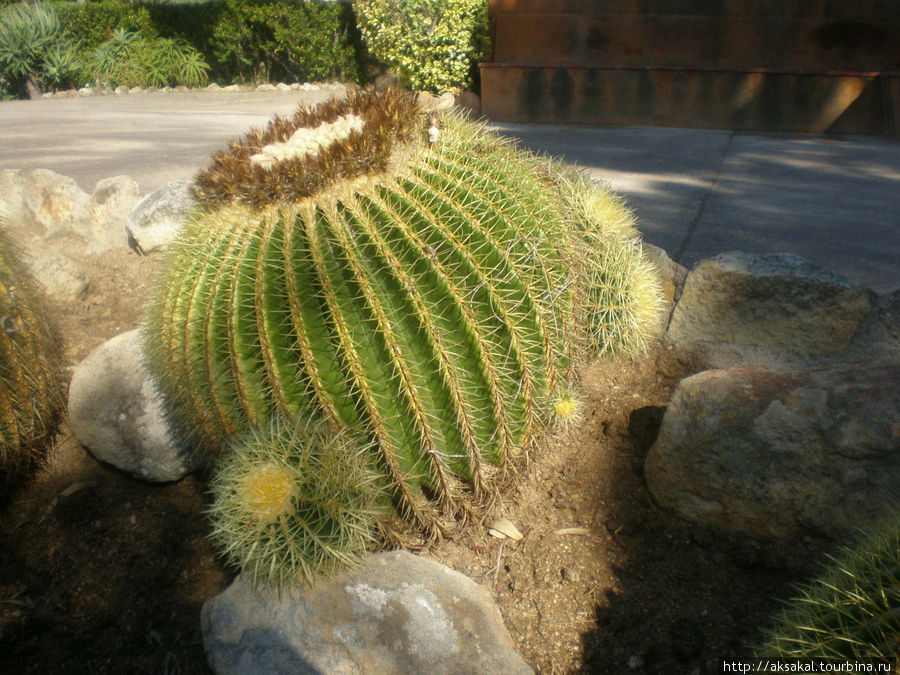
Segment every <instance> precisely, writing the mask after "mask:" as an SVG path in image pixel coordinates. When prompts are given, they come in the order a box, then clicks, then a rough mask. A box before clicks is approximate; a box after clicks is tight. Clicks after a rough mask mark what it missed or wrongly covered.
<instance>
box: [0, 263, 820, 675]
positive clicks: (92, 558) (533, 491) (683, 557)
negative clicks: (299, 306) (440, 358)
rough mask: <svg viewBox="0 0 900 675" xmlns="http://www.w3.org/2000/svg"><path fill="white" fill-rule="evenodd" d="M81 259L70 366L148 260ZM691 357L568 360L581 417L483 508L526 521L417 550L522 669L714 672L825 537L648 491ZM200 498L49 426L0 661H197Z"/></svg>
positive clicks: (8, 584)
mask: <svg viewBox="0 0 900 675" xmlns="http://www.w3.org/2000/svg"><path fill="white" fill-rule="evenodd" d="M67 253H69V254H70V255H72V253H71V251H68V252H67ZM73 257H75V256H74V255H73ZM81 262H82V263H84V264H85V265H86V266H87V268H88V270H90V273H91V275H92V283H91V288H90V290H89V292H88V294H87V296H86V297H85V298H84V299H83V300H80V301H78V302H77V303H74V304H66V305H63V304H61V303H51V310H52V313H53V315H54V318H55V320H56V322H57V324H58V325H59V327H60V333H61V335H62V337H63V340H64V342H65V353H66V360H67V363H68V365H69V366H70V367H74V366H75V364H77V363H78V362H79V361H81V360H82V359H83V358H84V357H85V356H87V354H88V353H89V352H90V351H91V350H92V349H93V348H95V347H97V346H98V345H100V344H101V343H102V342H103V341H105V340H107V339H109V338H111V337H113V336H115V335H117V334H119V333H122V332H125V331H127V330H131V329H132V328H134V327H136V325H137V323H138V321H139V319H140V315H141V312H142V308H143V305H144V303H145V301H146V298H147V297H148V294H149V292H150V290H151V289H152V279H153V274H154V272H155V271H156V270H157V269H158V267H159V265H160V258H159V257H158V256H148V257H141V256H138V255H136V254H135V253H132V252H130V251H121V252H117V253H113V254H107V255H103V256H95V257H90V258H82V259H81ZM692 369H693V368H692V366H691V364H688V363H684V362H681V361H679V360H678V359H677V358H675V357H674V356H673V355H672V354H671V353H669V352H666V351H665V350H661V349H659V350H657V351H656V352H654V353H653V354H651V355H649V356H648V357H646V358H645V359H642V360H641V361H640V362H638V363H603V364H599V365H597V366H594V367H591V368H588V369H586V370H585V371H584V372H583V373H582V374H581V376H582V388H583V390H584V392H585V394H586V397H587V401H586V405H585V409H584V413H583V419H582V422H581V423H580V424H578V425H577V426H576V427H574V428H572V429H570V430H569V431H566V432H554V433H553V434H550V435H548V436H547V437H546V438H545V439H544V440H543V441H542V442H541V444H540V447H539V448H538V450H537V451H536V452H535V453H534V457H533V459H532V461H531V463H530V464H529V466H528V467H527V469H526V470H525V471H524V472H523V473H522V474H521V476H520V478H519V480H518V481H517V483H516V487H515V488H514V489H513V491H512V492H511V493H510V494H508V495H507V497H506V499H505V501H504V503H503V505H502V507H501V509H500V515H503V516H505V517H506V518H508V519H509V520H510V521H512V523H514V524H515V525H516V527H518V529H519V530H521V532H522V533H523V534H524V537H523V538H522V539H521V540H519V541H515V540H512V539H498V538H495V537H493V536H491V535H490V534H488V532H487V530H486V529H484V528H470V529H467V530H465V531H464V532H462V533H461V534H459V535H458V536H457V537H456V538H455V539H453V540H449V541H444V542H441V543H439V544H438V545H436V546H434V547H433V548H432V549H430V550H426V551H422V552H421V554H422V555H425V556H429V557H431V558H434V559H436V560H439V561H441V562H443V563H445V564H447V565H449V566H450V567H453V568H455V569H457V570H459V571H461V572H463V573H465V574H467V575H468V576H469V577H471V578H472V579H474V580H475V581H477V582H478V583H480V584H483V585H484V586H485V587H487V588H488V589H489V590H490V591H491V593H492V594H493V595H494V597H495V598H496V600H497V603H498V605H499V607H500V611H501V613H502V615H503V617H504V620H505V623H506V626H507V628H508V629H509V632H510V634H511V635H512V638H513V640H514V641H515V643H516V645H517V647H518V649H519V650H520V652H521V654H522V655H523V657H524V658H525V660H526V661H527V662H528V663H529V664H531V665H532V666H533V667H534V669H535V670H536V671H538V672H541V673H574V672H590V673H617V674H619V673H623V672H635V673H666V674H670V673H697V674H701V673H719V672H722V663H723V662H724V661H734V660H738V659H741V658H744V659H746V658H748V656H749V655H750V654H751V648H752V645H753V644H755V643H756V642H758V641H759V640H760V638H761V630H762V629H763V628H764V627H765V626H766V625H767V624H768V622H769V619H770V617H771V615H772V614H773V613H774V612H776V611H777V610H778V609H779V606H780V603H781V602H782V601H783V600H785V599H787V598H789V597H790V596H791V595H792V594H793V592H794V585H795V584H797V583H800V582H802V581H804V580H806V579H807V578H808V577H809V576H810V574H811V573H812V572H814V571H815V570H816V567H815V565H816V564H817V563H816V561H817V560H820V559H821V555H820V554H821V552H822V551H823V550H827V549H828V548H830V545H829V544H828V543H827V542H819V541H813V540H809V541H796V542H791V544H790V545H789V546H788V545H780V544H773V543H766V542H760V541H754V540H750V539H747V538H746V537H742V536H737V535H727V534H720V533H716V532H712V531H709V530H706V529H704V528H701V527H698V526H696V525H692V524H689V523H686V522H684V521H681V520H679V519H678V518H676V517H674V516H672V515H670V514H668V513H666V512H664V511H662V510H661V509H659V508H658V507H657V506H656V505H655V504H654V502H653V500H652V499H651V497H650V495H649V493H648V491H647V489H646V486H645V484H644V480H643V460H644V457H645V455H646V453H647V451H648V449H649V448H650V446H651V444H652V443H653V441H654V439H655V437H656V434H657V432H658V429H659V423H660V420H661V418H662V413H663V410H664V406H665V405H666V403H667V401H668V400H669V397H670V395H671V392H672V390H673V388H674V386H675V385H676V384H677V382H678V380H679V379H680V378H681V377H683V376H684V375H685V374H687V373H689V372H690V371H691V370H692ZM67 372H68V374H70V373H71V369H70V370H69V371H67ZM206 500H207V496H206V493H205V478H204V477H203V476H190V477H187V478H185V479H183V480H181V481H179V482H176V483H171V484H163V485H159V484H149V483H144V482H140V481H138V480H135V479H133V478H131V477H129V476H127V475H124V474H122V473H120V472H118V471H116V470H114V469H112V468H111V467H109V466H105V465H102V464H101V463H99V462H97V461H96V460H95V459H93V457H92V456H91V455H90V454H89V453H88V452H87V451H86V450H85V449H84V448H83V447H82V446H81V445H80V444H79V443H78V442H77V440H75V439H74V438H73V437H72V436H71V434H70V432H69V431H68V429H67V428H66V427H65V426H64V427H63V428H62V430H61V432H60V434H59V439H58V443H57V445H56V447H55V449H54V450H53V452H52V453H51V456H50V457H49V458H48V463H47V466H46V467H45V468H43V469H42V470H41V472H40V473H39V475H37V476H36V477H35V478H34V480H33V482H32V483H31V484H30V485H28V486H25V487H24V488H23V489H22V490H21V491H20V493H19V494H18V495H17V496H16V498H15V499H14V500H13V501H12V503H11V504H10V506H9V508H8V510H7V511H6V512H5V513H3V514H0V672H9V673H54V674H59V675H61V674H63V673H78V674H79V675H80V674H84V673H190V674H192V675H193V674H197V673H204V672H210V671H209V668H208V666H207V663H206V658H205V654H204V652H203V644H202V637H201V633H200V620H199V618H200V608H201V606H202V603H203V601H204V600H205V599H206V598H208V597H210V596H212V595H215V594H216V593H218V592H220V591H221V590H223V589H224V588H225V587H226V585H227V584H228V583H229V582H230V580H231V578H232V577H233V576H234V574H235V570H232V569H228V568H226V567H225V566H224V565H223V563H222V561H221V560H220V559H219V558H218V557H217V555H216V552H215V550H214V549H213V547H212V546H211V544H210V543H209V542H208V540H207V531H208V526H207V523H206V520H205V517H204V515H203V510H204V508H205V505H206Z"/></svg>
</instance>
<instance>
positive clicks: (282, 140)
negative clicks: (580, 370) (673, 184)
mask: <svg viewBox="0 0 900 675" xmlns="http://www.w3.org/2000/svg"><path fill="white" fill-rule="evenodd" d="M431 124H433V125H434V127H433V128H430V129H429V128H427V127H428V126H429V125H431ZM438 126H439V127H441V128H440V129H438ZM429 132H430V133H429ZM435 136H437V139H435ZM196 185H197V187H196V193H197V197H198V200H199V202H200V208H199V211H198V213H197V214H196V216H195V217H194V218H193V219H192V220H191V221H190V222H189V224H188V225H187V226H186V228H185V229H184V231H183V233H182V234H181V236H180V238H179V241H178V243H177V245H176V247H175V250H174V252H173V253H172V255H171V257H170V260H169V263H168V268H167V272H166V274H165V277H164V280H163V282H162V283H161V285H160V288H159V291H158V293H157V296H156V299H155V301H154V302H153V304H152V306H151V311H150V313H149V319H148V321H147V325H146V330H145V334H146V342H147V346H148V353H149V355H150V361H151V365H152V368H153V370H154V371H155V372H156V373H157V375H158V376H159V378H160V380H161V383H162V389H163V392H164V394H165V395H166V397H167V399H168V400H169V401H170V402H171V403H172V405H173V407H174V409H175V410H177V411H178V414H179V418H180V420H181V422H182V423H183V425H184V427H185V428H186V429H189V430H191V431H192V432H193V433H194V434H195V439H196V440H197V441H198V442H199V443H200V444H201V445H202V446H203V447H205V448H206V449H207V450H209V451H212V452H213V453H217V452H220V451H221V450H222V449H223V448H225V447H226V445H228V443H229V442H230V440H231V439H233V438H234V437H236V435H239V434H240V433H241V432H243V431H245V430H248V429H254V428H263V427H265V426H266V425H267V424H270V423H271V421H272V420H273V419H284V420H305V419H317V420H328V421H330V422H331V423H332V425H333V426H334V427H337V428H354V429H359V430H362V431H363V432H364V433H365V434H367V435H368V436H369V438H370V439H371V440H372V441H373V444H372V448H373V449H372V451H371V453H370V455H371V458H370V463H371V465H372V467H373V468H375V469H377V471H378V472H379V473H380V474H381V475H382V477H383V480H382V484H383V488H384V490H385V491H386V492H387V493H388V494H390V497H391V500H392V503H393V505H394V507H395V509H396V512H397V513H398V514H399V515H400V516H401V518H402V519H403V520H405V521H407V522H412V523H415V524H416V525H417V526H419V527H421V528H424V530H426V531H427V532H430V533H432V534H436V533H438V532H439V531H440V525H439V523H440V517H441V513H442V512H443V513H445V514H446V513H456V514H463V515H466V514H470V513H472V506H473V505H478V504H484V503H485V502H490V501H491V500H492V498H493V497H494V495H495V487H494V485H495V483H496V481H497V478H498V476H499V475H501V474H503V473H504V470H505V469H506V468H508V467H509V466H510V460H511V459H512V458H513V457H516V456H518V455H522V454H524V453H525V451H526V450H527V448H528V447H529V444H530V442H531V441H532V439H533V438H534V436H535V433H536V432H537V431H538V430H539V429H540V428H541V427H542V426H543V425H545V424H546V423H547V421H548V420H547V418H546V415H547V413H548V411H550V410H551V409H552V405H551V404H552V397H553V395H554V390H555V388H556V387H557V385H558V383H560V382H561V380H562V379H563V378H564V377H565V375H566V373H567V372H568V370H569V368H570V366H571V364H572V362H573V359H576V358H580V357H582V356H583V355H584V354H586V353H587V352H593V353H596V352H598V351H602V350H603V349H609V350H613V351H622V352H626V353H634V352H635V351H637V350H639V349H640V348H641V347H642V346H643V345H644V343H645V341H646V340H647V338H648V336H649V335H651V334H652V333H653V331H654V330H655V328H656V326H657V323H658V322H657V319H658V314H659V312H658V307H659V298H660V294H659V290H658V288H657V284H656V281H655V278H654V277H653V274H652V272H651V271H650V268H649V267H647V264H646V263H644V262H643V260H642V259H641V256H640V249H639V246H638V244H637V243H636V241H637V237H636V234H635V231H634V229H633V227H632V226H631V220H630V216H629V215H628V213H627V212H626V211H624V210H622V209H621V208H620V206H619V204H618V202H617V201H616V200H615V199H614V198H613V197H612V196H611V195H610V194H609V193H608V192H607V191H604V190H602V189H599V188H595V187H593V186H592V185H591V184H590V183H589V182H588V181H586V180H584V179H583V178H581V177H580V176H579V175H577V174H575V173H572V172H570V171H568V170H563V169H561V167H560V166H559V165H556V164H554V163H552V162H550V161H548V160H545V159H540V158H537V157H535V156H533V155H530V154H527V153H524V152H522V151H520V150H518V149H516V148H515V147H514V146H513V145H511V144H510V143H508V142H504V141H503V140H501V139H500V138H498V137H497V136H495V135H493V134H491V133H489V132H487V131H486V130H485V129H484V128H483V127H481V126H480V125H476V124H473V123H471V122H468V121H465V120H463V119H461V118H458V117H455V116H452V115H449V116H445V117H442V118H440V119H430V118H428V117H427V116H426V115H425V114H424V113H423V112H422V111H421V110H420V109H419V107H418V106H417V104H416V102H415V100H414V99H413V98H412V97H411V96H409V95H408V94H404V93H402V92H399V91H392V92H389V93H386V94H375V93H373V92H372V91H364V92H358V93H354V94H351V95H350V96H349V97H348V99H347V100H346V101H335V102H331V103H329V104H327V105H324V106H321V107H319V108H317V109H315V110H306V109H302V110H300V111H299V112H298V113H297V114H296V115H295V116H294V117H293V118H292V119H281V118H276V119H275V120H274V121H273V122H272V123H270V124H269V126H268V127H267V128H266V129H264V130H262V131H255V132H251V133H250V134H248V136H246V137H245V138H244V139H242V140H240V141H237V142H235V143H233V144H232V145H231V147H230V148H229V149H228V150H227V151H225V152H222V153H219V154H217V155H215V156H214V164H213V165H212V166H211V167H210V169H208V170H206V171H204V172H203V173H201V175H200V176H199V177H198V180H197V184H196ZM610 214H613V215H614V216H615V217H613V218H611V219H610V222H598V220H597V218H598V216H601V215H610Z"/></svg>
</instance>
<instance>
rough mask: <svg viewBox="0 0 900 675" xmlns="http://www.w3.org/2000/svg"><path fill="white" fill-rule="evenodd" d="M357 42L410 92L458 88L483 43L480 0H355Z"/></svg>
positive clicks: (469, 80)
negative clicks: (397, 76) (370, 52)
mask: <svg viewBox="0 0 900 675" xmlns="http://www.w3.org/2000/svg"><path fill="white" fill-rule="evenodd" d="M353 8H354V10H355V12H356V16H357V21H358V22H359V29H360V32H361V33H362V36H363V40H364V41H365V43H366V45H367V46H368V47H369V49H370V50H371V51H372V52H373V53H374V54H375V56H376V57H377V58H378V59H379V60H381V61H383V62H384V63H385V64H387V65H389V66H391V67H392V68H394V69H395V70H396V71H397V73H398V74H399V75H400V77H401V79H402V81H403V82H404V84H406V85H407V86H409V87H411V88H412V89H413V90H414V91H434V92H445V91H454V92H455V91H459V90H460V89H467V88H470V87H471V86H472V84H473V80H474V78H473V72H474V69H475V66H476V64H477V63H478V61H480V60H481V59H483V58H484V55H485V54H486V53H487V50H488V47H489V38H488V14H487V2H486V1H485V0H356V1H355V2H354V3H353Z"/></svg>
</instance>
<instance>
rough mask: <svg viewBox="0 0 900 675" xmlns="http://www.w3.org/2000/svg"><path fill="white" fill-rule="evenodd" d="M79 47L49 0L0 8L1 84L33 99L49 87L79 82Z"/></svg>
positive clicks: (8, 89)
mask: <svg viewBox="0 0 900 675" xmlns="http://www.w3.org/2000/svg"><path fill="white" fill-rule="evenodd" d="M80 70H81V69H80V64H79V62H78V59H77V57H76V47H75V44H74V43H73V42H71V41H70V40H68V39H67V38H66V37H65V35H64V34H63V31H62V29H61V26H60V22H59V17H58V16H57V14H56V12H55V11H54V10H53V8H52V7H51V6H50V5H49V4H46V3H37V4H33V5H32V4H24V3H22V4H16V5H10V6H9V7H5V8H3V9H2V10H0V86H2V88H3V89H6V90H7V91H9V92H11V93H13V94H14V95H17V96H25V95H27V96H29V97H31V98H34V97H36V96H38V95H39V94H40V92H41V91H42V90H43V89H45V88H47V87H58V86H65V85H66V84H70V83H72V82H73V81H76V80H77V79H78V77H79V73H80Z"/></svg>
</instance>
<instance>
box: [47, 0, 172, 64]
mask: <svg viewBox="0 0 900 675" xmlns="http://www.w3.org/2000/svg"><path fill="white" fill-rule="evenodd" d="M53 6H54V8H55V9H56V11H57V13H58V14H59V20H60V24H61V25H62V27H63V31H64V33H65V35H66V36H67V37H68V38H69V39H70V40H73V41H77V42H78V44H79V45H80V46H81V49H82V50H83V52H91V51H93V50H94V49H96V48H97V47H99V46H100V45H102V44H103V43H104V42H107V41H108V40H110V39H112V37H113V36H114V35H115V34H116V32H117V31H120V30H122V31H125V32H128V33H136V32H140V33H141V34H142V35H144V36H145V37H155V36H157V35H158V34H159V32H158V31H157V30H156V28H155V26H154V23H153V21H152V19H151V17H150V10H149V8H148V6H147V5H143V4H140V3H127V2H121V1H120V0H99V2H56V3H54V5H53Z"/></svg>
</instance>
